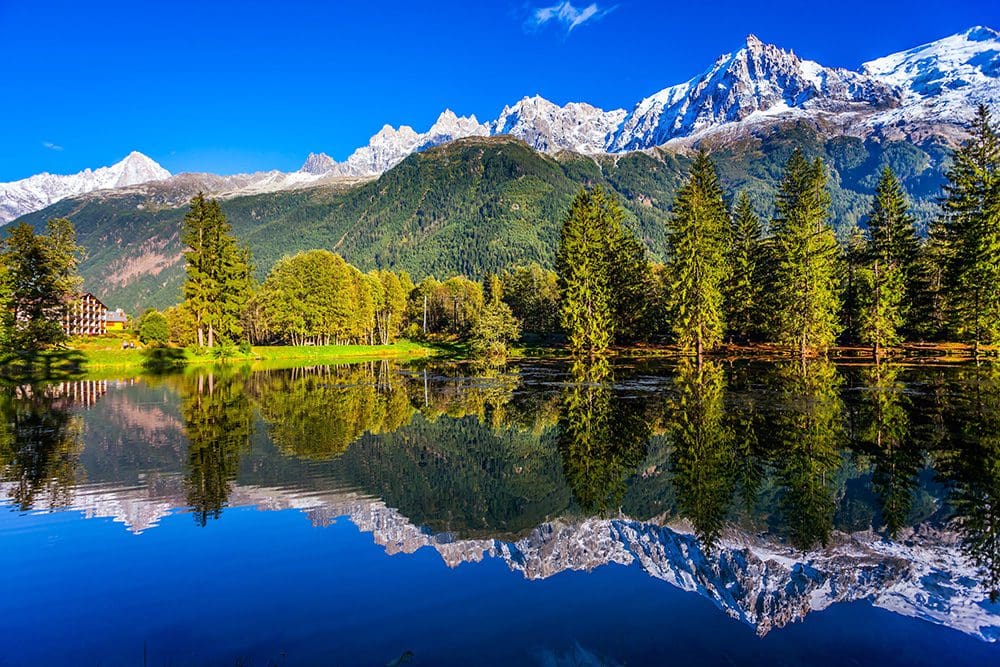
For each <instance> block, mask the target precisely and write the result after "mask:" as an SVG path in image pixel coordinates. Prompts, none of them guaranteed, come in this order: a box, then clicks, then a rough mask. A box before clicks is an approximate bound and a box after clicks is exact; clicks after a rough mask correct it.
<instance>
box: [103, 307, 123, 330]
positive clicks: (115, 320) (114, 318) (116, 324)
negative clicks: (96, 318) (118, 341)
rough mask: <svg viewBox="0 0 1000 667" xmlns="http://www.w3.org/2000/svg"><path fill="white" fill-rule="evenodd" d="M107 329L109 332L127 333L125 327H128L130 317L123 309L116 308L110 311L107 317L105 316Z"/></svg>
mask: <svg viewBox="0 0 1000 667" xmlns="http://www.w3.org/2000/svg"><path fill="white" fill-rule="evenodd" d="M104 322H105V328H106V329H107V331H108V332H109V333H110V332H114V331H125V327H126V326H128V315H126V314H125V311H124V310H122V309H121V308H116V309H115V310H109V311H108V313H107V315H105V316H104Z"/></svg>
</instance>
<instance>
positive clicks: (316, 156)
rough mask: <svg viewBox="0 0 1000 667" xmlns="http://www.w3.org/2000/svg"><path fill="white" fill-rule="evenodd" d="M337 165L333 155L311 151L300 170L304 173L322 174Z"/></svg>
mask: <svg viewBox="0 0 1000 667" xmlns="http://www.w3.org/2000/svg"><path fill="white" fill-rule="evenodd" d="M336 165H337V163H336V162H335V161H334V159H333V158H332V157H330V156H329V155H327V154H326V153H310V154H309V155H308V156H307V157H306V161H305V164H303V165H302V168H301V169H299V171H300V172H302V173H304V174H315V175H317V176H318V175H321V174H325V173H327V172H329V171H332V170H333V168H334V167H335V166H336Z"/></svg>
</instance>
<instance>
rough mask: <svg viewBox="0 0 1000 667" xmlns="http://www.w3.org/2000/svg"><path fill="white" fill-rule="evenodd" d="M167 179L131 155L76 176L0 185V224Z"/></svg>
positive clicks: (145, 160)
mask: <svg viewBox="0 0 1000 667" xmlns="http://www.w3.org/2000/svg"><path fill="white" fill-rule="evenodd" d="M165 178H170V172H169V171H167V170H166V169H164V168H163V167H161V166H160V165H159V164H157V163H156V162H154V161H153V160H152V159H150V158H148V157H146V156H145V155H143V154H142V153H139V152H137V151H132V152H131V153H129V154H128V155H127V156H126V157H125V158H124V159H123V160H121V161H120V162H117V163H115V164H113V165H111V166H110V167H101V168H100V169H94V170H93V171H91V170H90V169H85V170H84V171H81V172H80V173H78V174H70V175H65V176H62V175H56V174H49V173H47V172H46V173H42V174H36V175H35V176H31V177H29V178H25V179H22V180H20V181H13V182H11V183H0V224H6V223H8V222H10V221H11V220H14V219H15V218H18V217H20V216H22V215H24V214H26V213H31V212H32V211H37V210H39V209H42V208H45V207H46V206H48V205H50V204H54V203H55V202H57V201H59V200H61V199H65V198H66V197H73V196H76V195H82V194H86V193H88V192H93V191H95V190H107V189H109V188H121V187H127V186H130V185H138V184H140V183H148V182H150V181H159V180H163V179H165Z"/></svg>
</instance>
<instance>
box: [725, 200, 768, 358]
mask: <svg viewBox="0 0 1000 667" xmlns="http://www.w3.org/2000/svg"><path fill="white" fill-rule="evenodd" d="M762 235H763V230H762V228H761V224H760V218H758V217H757V213H756V212H755V211H754V209H753V204H752V203H751V202H750V197H748V196H747V194H746V193H745V192H742V193H740V196H739V197H738V198H737V200H736V205H735V206H734V207H733V212H732V215H731V216H730V223H729V249H728V252H727V253H726V270H727V272H728V277H727V278H726V281H725V284H724V296H725V299H724V301H723V303H724V305H725V311H724V312H725V318H726V328H727V330H728V332H729V335H730V337H731V338H733V339H734V340H738V341H742V342H746V341H749V340H752V339H753V338H755V337H756V336H757V334H758V333H759V332H760V320H759V311H760V307H761V279H762V276H761V264H762V262H763V257H762V253H763V242H762V240H761V237H762Z"/></svg>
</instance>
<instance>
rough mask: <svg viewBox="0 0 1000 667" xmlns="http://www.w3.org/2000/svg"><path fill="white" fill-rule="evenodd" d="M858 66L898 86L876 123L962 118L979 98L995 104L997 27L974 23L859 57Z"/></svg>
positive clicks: (998, 96)
mask: <svg viewBox="0 0 1000 667" xmlns="http://www.w3.org/2000/svg"><path fill="white" fill-rule="evenodd" d="M861 71H862V72H864V73H865V74H867V75H869V76H871V77H875V78H877V79H879V80H880V81H883V82H885V83H886V84H887V85H890V86H892V87H894V88H895V89H897V90H899V91H900V93H901V95H902V104H901V105H900V106H899V107H898V108H896V109H893V110H891V111H888V112H885V113H882V114H877V115H876V116H875V118H874V119H873V121H874V122H875V123H881V124H886V125H888V124H892V123H900V122H904V123H905V122H909V123H913V122H916V121H921V120H922V121H932V122H952V123H954V122H956V121H959V122H961V121H965V120H968V119H969V117H970V116H971V115H972V111H973V110H974V109H975V108H976V106H978V105H979V104H986V105H988V106H991V107H993V108H996V107H997V106H998V105H1000V33H998V32H997V31H996V30H993V29H991V28H985V27H982V26H977V27H975V28H970V29H969V30H967V31H965V32H963V33H961V34H958V35H952V36H951V37H945V38H944V39H941V40H938V41H936V42H931V43H930V44H924V45H923V46H918V47H916V48H913V49H910V50H909V51H903V52H901V53H894V54H892V55H889V56H885V57H884V58H879V59H877V60H872V61H871V62H867V63H865V64H864V65H863V66H862V68H861Z"/></svg>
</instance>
